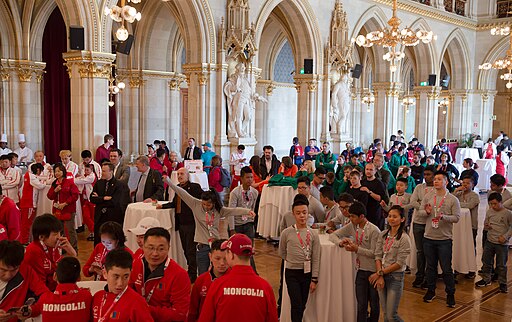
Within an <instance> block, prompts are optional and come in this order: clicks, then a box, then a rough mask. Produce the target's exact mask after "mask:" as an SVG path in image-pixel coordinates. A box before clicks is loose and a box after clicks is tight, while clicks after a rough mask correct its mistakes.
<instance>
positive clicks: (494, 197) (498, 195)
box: [487, 192, 503, 202]
mask: <svg viewBox="0 0 512 322" xmlns="http://www.w3.org/2000/svg"><path fill="white" fill-rule="evenodd" d="M492 200H496V201H497V202H502V201H503V196H502V195H501V193H498V192H491V193H490V194H489V196H488V197H487V202H489V201H492Z"/></svg>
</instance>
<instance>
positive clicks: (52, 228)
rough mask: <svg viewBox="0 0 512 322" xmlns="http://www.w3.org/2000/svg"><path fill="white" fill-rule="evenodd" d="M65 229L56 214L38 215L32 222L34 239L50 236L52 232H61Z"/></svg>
mask: <svg viewBox="0 0 512 322" xmlns="http://www.w3.org/2000/svg"><path fill="white" fill-rule="evenodd" d="M63 229H64V227H63V226H62V222H61V221H60V220H58V219H57V217H55V216H54V215H50V214H43V215H41V216H37V217H36V218H35V219H34V223H33V224H32V240H39V236H43V237H45V238H48V237H50V234H51V233H57V232H61V231H62V230H63Z"/></svg>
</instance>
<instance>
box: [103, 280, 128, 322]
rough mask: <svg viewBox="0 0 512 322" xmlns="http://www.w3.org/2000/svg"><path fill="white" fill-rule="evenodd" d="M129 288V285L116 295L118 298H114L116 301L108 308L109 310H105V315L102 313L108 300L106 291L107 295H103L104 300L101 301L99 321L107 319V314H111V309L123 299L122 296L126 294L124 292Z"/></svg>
mask: <svg viewBox="0 0 512 322" xmlns="http://www.w3.org/2000/svg"><path fill="white" fill-rule="evenodd" d="M127 289H128V286H127V287H125V288H124V290H123V291H122V292H121V293H119V294H118V295H117V296H116V298H115V299H114V302H112V304H111V305H110V307H109V308H108V310H107V312H105V315H102V312H103V306H104V305H105V302H106V301H107V296H108V292H107V293H105V295H103V301H102V302H101V306H100V319H99V320H98V322H103V321H105V319H106V318H107V315H109V314H110V311H112V309H113V308H114V306H115V305H116V304H117V302H119V300H120V299H121V296H123V295H124V293H125V292H126V290H127Z"/></svg>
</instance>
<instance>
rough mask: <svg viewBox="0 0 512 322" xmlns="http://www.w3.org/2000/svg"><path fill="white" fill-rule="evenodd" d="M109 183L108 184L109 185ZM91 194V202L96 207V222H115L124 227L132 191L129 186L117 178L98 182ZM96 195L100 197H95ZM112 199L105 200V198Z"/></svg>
mask: <svg viewBox="0 0 512 322" xmlns="http://www.w3.org/2000/svg"><path fill="white" fill-rule="evenodd" d="M107 183H108V184H107ZM92 192H93V193H91V202H92V203H94V204H95V205H96V208H95V209H94V222H95V223H98V222H101V223H103V222H106V221H115V222H117V223H119V224H120V225H121V226H123V222H124V213H125V211H126V207H128V204H129V203H130V189H129V188H128V185H127V184H126V183H124V182H122V181H119V180H117V179H116V178H112V179H110V181H107V180H105V179H101V180H98V181H97V182H96V184H95V185H94V187H93V189H92ZM94 193H96V194H97V195H98V196H93V194H94ZM105 196H111V197H112V199H110V200H104V199H103V197H105Z"/></svg>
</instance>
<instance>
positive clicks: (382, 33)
mask: <svg viewBox="0 0 512 322" xmlns="http://www.w3.org/2000/svg"><path fill="white" fill-rule="evenodd" d="M397 11H398V9H397V0H393V17H391V19H389V21H388V25H389V27H388V28H385V29H384V30H378V31H372V32H370V33H368V34H367V35H366V36H364V35H359V36H357V38H355V39H352V41H353V42H355V43H356V44H357V45H358V46H361V47H371V46H373V45H378V46H382V47H385V48H386V49H387V53H385V54H384V55H383V56H382V58H383V59H384V60H385V61H388V62H390V63H391V65H390V66H389V70H390V71H391V72H392V73H394V72H396V69H397V66H398V63H399V62H400V61H401V60H402V59H403V58H404V57H405V47H413V46H416V45H418V44H419V43H420V41H421V42H423V43H424V44H428V43H429V42H431V41H432V40H433V39H434V40H435V39H437V36H435V35H434V33H433V32H432V31H426V30H418V31H416V32H415V31H413V30H412V29H411V28H409V27H405V28H404V29H400V24H401V23H402V21H401V20H400V19H399V18H398V17H397Z"/></svg>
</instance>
